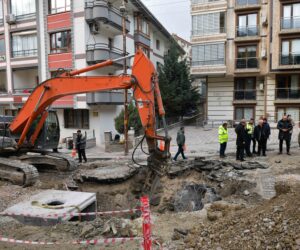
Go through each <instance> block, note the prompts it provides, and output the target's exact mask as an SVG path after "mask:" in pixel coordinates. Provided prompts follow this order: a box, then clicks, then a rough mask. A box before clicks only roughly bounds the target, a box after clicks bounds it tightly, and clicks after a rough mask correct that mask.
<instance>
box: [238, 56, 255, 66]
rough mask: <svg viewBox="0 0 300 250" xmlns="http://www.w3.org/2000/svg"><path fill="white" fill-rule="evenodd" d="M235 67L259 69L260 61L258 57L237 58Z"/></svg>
mask: <svg viewBox="0 0 300 250" xmlns="http://www.w3.org/2000/svg"><path fill="white" fill-rule="evenodd" d="M235 67H236V69H257V68H258V67H259V62H258V59H257V58H256V57H248V58H237V59H236V64H235Z"/></svg>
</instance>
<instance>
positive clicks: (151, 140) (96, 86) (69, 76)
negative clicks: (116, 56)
mask: <svg viewBox="0 0 300 250" xmlns="http://www.w3.org/2000/svg"><path fill="white" fill-rule="evenodd" d="M112 63H113V61H112V60H108V61H106V62H103V63H100V64H96V65H93V66H89V67H87V68H84V69H80V70H75V71H71V72H67V73H64V74H63V75H62V76H60V77H57V78H52V79H49V80H47V81H45V82H43V83H42V84H40V85H39V86H37V87H36V88H35V89H34V91H33V92H32V94H31V95H30V96H29V98H28V100H27V102H26V103H25V105H24V106H23V108H22V109H21V111H20V113H19V114H18V115H17V116H16V118H15V119H14V120H13V122H12V123H11V124H10V127H9V128H10V132H11V134H17V133H21V137H20V139H19V141H18V147H22V145H23V143H24V141H25V139H26V138H27V134H28V131H29V130H30V128H31V126H32V124H33V122H34V121H35V120H36V119H37V118H38V117H40V119H39V123H38V125H37V131H35V133H34V134H33V135H32V136H31V138H29V139H28V138H27V139H28V141H29V142H30V143H31V144H33V145H34V143H35V140H36V138H37V134H38V132H39V129H41V127H42V125H43V122H44V121H45V118H46V117H47V115H48V113H47V110H48V108H49V106H50V105H51V104H52V103H53V102H54V101H56V100H57V99H59V98H61V97H64V96H68V95H75V94H81V93H89V92H97V91H105V90H118V89H130V88H132V90H133V97H134V99H135V101H136V106H137V109H138V112H139V115H140V118H141V122H142V125H143V128H144V130H145V135H146V138H147V143H148V147H149V152H150V153H151V152H155V151H156V150H157V140H164V141H165V144H166V147H165V148H166V149H167V150H166V151H167V152H163V153H164V154H163V155H164V157H165V158H166V157H169V152H168V150H169V143H170V139H169V138H168V136H166V137H162V136H158V135H157V134H156V124H155V122H156V121H155V97H156V102H157V105H158V110H159V114H160V115H161V116H162V117H164V114H165V112H164V108H163V104H162V99H161V96H160V91H159V86H158V81H157V75H156V71H155V68H154V66H153V64H152V62H151V61H150V60H149V59H148V58H147V57H146V56H145V54H144V53H143V52H142V51H138V52H137V53H136V55H135V57H134V64H133V67H132V75H120V76H97V77H90V76H77V75H78V74H81V73H84V72H88V71H91V70H94V69H97V68H101V67H105V66H108V65H111V64H112ZM166 135H167V133H166Z"/></svg>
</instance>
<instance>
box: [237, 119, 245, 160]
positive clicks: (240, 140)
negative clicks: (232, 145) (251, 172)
mask: <svg viewBox="0 0 300 250" xmlns="http://www.w3.org/2000/svg"><path fill="white" fill-rule="evenodd" d="M245 127H246V120H244V119H243V120H241V122H240V123H239V125H237V127H236V128H235V133H236V136H237V137H236V160H240V161H245V159H244V150H245V144H246V140H247V131H246V128H245Z"/></svg>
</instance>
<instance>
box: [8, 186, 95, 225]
mask: <svg viewBox="0 0 300 250" xmlns="http://www.w3.org/2000/svg"><path fill="white" fill-rule="evenodd" d="M96 208H97V204H96V194H95V193H86V192H70V191H60V190H46V191H43V192H41V193H39V194H37V195H34V196H32V197H31V198H30V199H29V200H27V201H24V202H21V203H18V204H16V205H14V206H12V207H10V208H8V209H7V210H5V213H10V214H15V215H13V216H12V217H13V218H15V219H17V220H18V221H20V222H21V223H23V224H26V225H34V226H52V225H55V224H58V223H60V222H62V221H69V220H76V219H78V217H75V216H73V215H72V214H71V213H80V212H83V213H84V212H96ZM63 214H64V216H62V215H63ZM56 215H61V216H56ZM92 219H95V216H82V217H81V218H80V220H81V221H84V220H92Z"/></svg>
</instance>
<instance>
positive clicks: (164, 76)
mask: <svg viewBox="0 0 300 250" xmlns="http://www.w3.org/2000/svg"><path fill="white" fill-rule="evenodd" d="M179 58H180V53H179V50H178V48H177V47H176V45H175V44H172V45H171V48H170V50H169V53H168V54H167V55H165V57H164V65H162V66H160V67H159V69H158V72H159V86H160V90H161V95H162V99H163V103H164V107H165V110H166V116H167V117H178V116H181V117H182V116H183V115H185V114H186V113H187V112H189V111H190V110H195V109H197V103H198V101H199V99H200V94H199V91H198V89H197V88H195V87H193V86H192V80H191V77H190V69H189V66H188V64H187V61H186V60H179Z"/></svg>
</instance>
